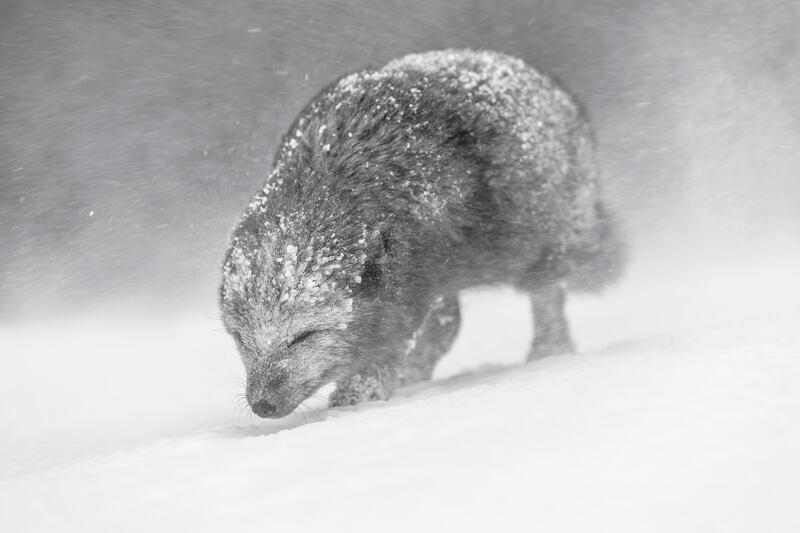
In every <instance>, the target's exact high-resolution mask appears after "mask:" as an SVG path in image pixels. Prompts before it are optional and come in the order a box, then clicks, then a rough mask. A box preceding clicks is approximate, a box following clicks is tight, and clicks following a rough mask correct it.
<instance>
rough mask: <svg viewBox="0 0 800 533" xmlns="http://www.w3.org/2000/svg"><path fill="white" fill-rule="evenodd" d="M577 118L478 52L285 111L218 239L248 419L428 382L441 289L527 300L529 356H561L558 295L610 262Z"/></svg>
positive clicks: (394, 70)
mask: <svg viewBox="0 0 800 533" xmlns="http://www.w3.org/2000/svg"><path fill="white" fill-rule="evenodd" d="M596 178H597V172H596V169H595V165H594V162H593V141H592V134H591V131H590V128H589V125H588V123H587V121H586V119H585V117H584V115H583V113H582V111H581V109H580V106H579V105H578V104H576V102H575V100H573V98H571V97H570V96H569V94H567V93H566V92H565V91H564V90H563V89H561V88H560V87H559V86H558V84H557V83H556V82H554V81H553V80H552V79H551V78H549V77H547V76H545V75H543V74H541V73H539V72H537V71H536V70H534V69H533V68H531V67H529V66H527V65H525V64H524V63H523V62H522V61H520V60H518V59H515V58H512V57H509V56H507V55H503V54H500V53H496V52H488V51H482V52H473V51H468V50H446V51H440V52H428V53H423V54H414V55H409V56H406V57H403V58H401V59H398V60H395V61H392V62H391V63H389V64H388V65H386V66H385V67H383V68H381V69H379V70H367V71H363V72H358V73H355V74H352V75H349V76H345V77H343V78H341V79H339V80H338V81H336V82H334V83H332V84H331V85H329V86H328V87H326V88H325V89H323V90H322V91H321V92H320V93H319V94H318V95H317V96H316V97H315V98H313V99H312V100H311V102H310V103H309V104H308V105H307V106H306V107H305V109H303V110H302V111H301V112H300V114H299V116H298V117H297V119H296V120H295V122H294V123H293V124H292V126H291V127H290V128H289V131H288V132H287V133H286V135H285V136H284V138H283V141H282V142H281V145H280V148H279V150H278V153H277V155H276V160H275V164H274V169H273V171H272V173H271V174H270V176H269V177H268V178H267V180H266V184H265V185H264V188H263V189H262V190H261V191H259V192H258V193H256V195H255V196H254V197H253V199H252V201H251V202H250V204H249V206H248V207H247V210H246V211H245V213H244V215H243V216H242V218H241V220H240V222H239V224H238V226H237V227H236V229H235V231H234V232H233V236H232V240H231V246H230V249H229V250H228V252H227V255H226V257H225V260H224V267H223V281H222V285H221V288H220V306H221V310H222V316H223V318H224V322H225V325H226V328H227V329H228V331H229V332H230V333H231V334H232V335H233V337H234V338H235V339H236V342H237V345H238V347H239V351H240V353H241V355H242V358H243V361H244V364H245V367H246V369H247V376H248V383H247V398H248V401H249V402H250V405H251V406H252V407H253V410H254V411H255V412H256V413H257V414H259V415H261V416H270V417H279V416H284V415H286V414H288V413H289V412H291V411H292V410H293V409H294V408H295V407H296V406H297V405H298V404H299V403H300V402H301V401H303V400H304V399H305V398H307V397H308V396H309V395H311V394H313V393H314V392H315V391H316V390H317V389H319V388H320V387H321V386H322V385H324V384H325V383H329V382H332V381H334V382H337V384H338V388H337V390H336V391H335V392H334V394H333V395H332V397H331V403H332V404H334V405H339V404H349V403H355V402H357V401H360V400H363V399H377V398H388V397H389V395H390V394H391V391H392V389H393V388H394V387H395V386H396V385H397V384H398V383H404V382H409V381H416V380H420V379H426V378H429V377H430V375H431V372H432V371H433V366H434V365H435V363H436V360H437V359H438V358H439V357H441V355H442V354H443V353H444V352H446V351H447V349H448V348H449V346H450V343H451V342H452V340H453V338H454V337H455V334H456V331H457V328H458V323H459V312H458V300H457V294H458V291H460V290H461V289H464V288H466V287H470V286H474V285H479V284H494V283H507V284H512V285H514V286H516V287H518V288H520V289H523V290H525V291H528V292H529V293H530V294H531V297H532V301H533V307H534V314H535V316H536V318H537V319H536V323H535V326H536V327H535V335H536V339H535V340H534V346H533V348H532V352H531V357H538V356H541V355H548V354H551V353H558V352H563V351H568V350H570V349H571V343H570V340H569V334H568V331H567V327H566V322H565V320H564V317H563V289H564V288H565V287H566V288H569V287H570V285H571V284H572V285H575V286H576V287H577V288H580V289H595V288H599V287H602V286H603V285H604V284H606V283H607V282H609V281H610V280H612V279H613V278H614V277H615V276H616V275H617V274H618V271H619V268H620V266H621V264H622V260H621V258H622V245H621V241H620V240H619V238H618V237H617V236H616V233H615V227H614V223H613V221H612V219H611V216H610V215H609V213H608V212H607V209H605V208H604V207H603V206H602V204H601V203H600V200H599V198H598V188H597V185H596Z"/></svg>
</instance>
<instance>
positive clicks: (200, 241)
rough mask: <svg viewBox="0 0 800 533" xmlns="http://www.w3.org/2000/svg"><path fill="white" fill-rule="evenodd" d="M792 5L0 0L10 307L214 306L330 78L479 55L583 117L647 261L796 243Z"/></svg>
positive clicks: (3, 284) (669, 0) (15, 314)
mask: <svg viewBox="0 0 800 533" xmlns="http://www.w3.org/2000/svg"><path fill="white" fill-rule="evenodd" d="M798 5H799V4H798V2H796V1H793V0H771V1H754V0H751V1H747V0H706V1H701V2H697V1H696V0H663V1H662V0H651V1H632V0H616V1H610V0H600V1H598V0H557V1H556V0H552V1H532V0H527V1H519V0H518V1H497V2H487V1H462V0H433V1H425V2H423V1H416V2H413V1H412V2H395V1H391V0H389V1H384V2H381V3H376V2H366V1H350V2H327V1H319V0H314V1H305V2H302V3H299V2H296V1H288V0H276V1H268V2H257V1H255V0H249V1H248V0H227V1H226V2H217V1H210V0H200V1H192V2H189V1H166V2H164V1H155V0H153V1H130V0H126V1H112V0H86V1H73V2H58V1H55V0H53V1H45V0H34V1H21V0H0V317H2V318H4V319H6V320H8V319H16V318H36V317H39V316H44V315H59V314H62V313H66V312H72V311H74V310H86V309H90V308H103V307H105V306H106V305H107V304H108V303H109V302H111V301H114V302H125V303H124V304H123V305H128V302H133V301H134V299H135V300H136V301H144V302H146V303H155V304H167V305H166V307H164V306H163V305H162V309H167V310H170V309H175V310H176V311H177V310H178V309H179V308H183V307H187V306H188V307H191V308H193V309H203V310H205V309H209V310H210V309H212V308H213V303H214V302H213V301H214V294H215V290H216V283H217V277H218V264H219V261H220V258H221V256H222V253H223V251H224V248H225V245H226V239H227V235H228V232H229V230H230V229H231V227H232V225H233V224H234V222H235V221H236V218H237V217H238V214H239V212H240V211H241V210H242V209H243V208H244V206H245V204H246V202H247V199H248V198H249V196H250V195H251V194H252V193H253V192H254V191H255V190H257V189H258V188H260V185H261V182H262V181H263V179H264V177H265V176H266V175H267V174H268V172H269V168H270V164H271V157H272V153H273V152H274V147H275V144H276V142H277V139H278V137H279V136H280V135H281V133H282V132H283V130H284V129H285V128H286V127H287V126H288V124H289V123H290V121H291V120H292V118H293V117H294V115H295V114H296V112H297V111H298V110H299V109H300V107H301V106H302V105H303V103H304V102H305V101H306V100H307V99H308V98H310V97H311V96H312V95H314V94H315V93H316V92H317V91H318V89H319V88H320V87H321V86H323V85H324V84H326V83H327V82H329V81H330V80H331V79H333V78H334V77H336V76H338V75H340V74H342V73H344V72H347V71H353V70H357V69H360V68H362V67H364V66H366V65H374V66H379V65H381V64H383V63H385V62H386V61H388V60H389V59H391V58H393V57H397V56H400V55H403V54H406V53H409V52H415V51H423V50H428V49H437V48H445V47H472V48H490V49H496V50H501V51H504V52H508V53H511V54H514V55H517V56H519V57H521V58H524V59H525V60H527V61H529V62H531V63H533V64H535V65H537V66H539V67H540V68H542V69H544V70H546V71H548V72H551V73H553V74H555V75H556V76H557V77H559V78H560V79H561V80H563V81H564V82H565V83H566V84H567V85H568V86H569V87H570V88H571V89H572V91H573V92H574V93H576V94H577V95H578V96H579V97H580V98H581V99H582V100H583V101H584V102H585V104H586V106H587V107H588V109H589V112H590V115H591V116H592V118H593V120H594V123H595V126H596V129H597V133H598V138H599V141H600V153H599V156H600V161H601V163H602V165H603V168H604V172H605V175H606V181H605V189H606V191H607V194H608V196H609V198H610V199H611V203H612V204H613V205H615V206H616V208H617V210H618V212H619V213H620V215H621V216H622V217H623V219H624V221H625V225H626V228H627V231H628V233H629V236H630V238H631V240H632V241H633V243H634V244H633V246H634V251H635V261H636V264H638V265H645V268H646V269H648V270H649V271H651V272H654V273H656V274H659V275H660V274H661V273H668V272H669V271H671V270H677V269H686V268H687V267H690V266H692V265H695V264H704V263H708V262H713V261H722V262H727V261H736V260H739V259H746V260H748V261H751V262H752V261H754V260H757V259H758V258H760V257H769V258H771V260H775V258H778V259H777V260H780V257H782V255H781V254H782V253H783V252H782V251H785V250H788V249H790V248H795V247H797V245H798V244H800V179H798V177H799V176H800V61H799V60H798V57H800V50H798V38H799V37H798V36H799V35H800V16H799V15H798Z"/></svg>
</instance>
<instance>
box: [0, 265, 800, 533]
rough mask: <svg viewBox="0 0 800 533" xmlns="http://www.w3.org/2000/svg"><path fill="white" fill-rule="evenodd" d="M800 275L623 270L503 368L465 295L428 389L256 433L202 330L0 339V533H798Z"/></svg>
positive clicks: (520, 339) (2, 334)
mask: <svg viewBox="0 0 800 533" xmlns="http://www.w3.org/2000/svg"><path fill="white" fill-rule="evenodd" d="M798 265H800V262H798V261H792V262H785V261H778V260H775V261H771V262H763V263H760V264H758V265H752V266H750V267H737V268H730V267H726V268H719V269H714V268H711V267H707V268H705V269H702V270H693V271H687V272H686V273H684V274H681V275H677V274H676V275H674V276H671V277H670V278H668V279H666V280H665V279H663V277H660V276H655V275H651V276H647V275H644V274H637V273H636V272H635V271H634V272H633V273H632V274H631V276H629V278H628V279H627V280H626V281H625V282H624V283H621V284H620V285H619V286H618V287H616V288H614V289H613V290H611V291H609V292H608V293H607V294H606V295H605V296H603V297H599V298H597V297H582V298H573V299H572V300H571V301H570V308H569V315H570V318H571V321H572V324H573V329H574V333H575V337H576V340H577V343H578V345H579V348H580V354H579V355H574V356H568V357H560V358H552V359H549V360H543V361H541V362H537V363H535V364H531V365H519V364H517V363H518V362H519V361H520V360H521V359H522V358H523V354H524V353H525V350H526V345H527V343H528V342H529V337H530V334H531V328H530V324H529V317H528V314H527V313H528V310H527V304H526V301H525V300H524V299H523V298H521V297H519V296H517V295H514V294H512V293H510V292H500V293H497V292H492V293H475V294H470V295H467V296H466V297H465V298H463V299H462V303H463V305H464V310H465V319H464V323H463V329H462V334H461V336H460V337H459V339H458V342H457V345H456V346H455V348H454V350H453V352H452V353H451V354H450V355H449V356H448V357H447V359H446V360H445V361H443V363H442V366H441V368H440V369H439V379H438V380H437V381H436V382H434V383H431V384H428V385H425V386H420V387H416V388H414V389H412V390H406V391H403V392H401V394H399V395H398V397H396V398H395V399H393V400H392V401H391V402H388V403H374V404H370V405H365V406H360V407H357V408H351V409H342V410H335V411H326V410H324V409H319V408H320V406H319V405H316V406H315V408H316V409H317V410H318V412H317V415H314V414H313V413H311V412H308V413H307V414H305V415H295V416H294V417H292V418H289V419H287V420H283V421H274V422H268V421H260V420H255V419H253V418H252V417H248V416H246V415H245V414H238V413H237V410H236V402H235V397H236V395H237V394H238V393H239V392H241V387H240V384H239V383H238V380H239V376H240V367H239V363H238V361H237V359H236V356H235V354H234V352H233V347H232V344H231V343H230V342H229V341H228V339H227V338H226V337H225V336H224V334H223V333H222V331H221V330H220V328H219V325H218V324H217V323H216V322H215V321H214V319H213V318H211V317H208V316H205V315H198V316H185V317H182V318H181V319H175V318H174V317H173V318H164V319H159V320H153V321H151V322H149V323H142V322H140V321H137V320H136V319H133V318H131V317H130V316H128V318H127V319H125V318H121V317H118V316H116V315H115V316H113V317H112V316H109V317H104V318H102V319H100V318H96V317H79V316H78V317H73V318H70V319H69V320H66V319H65V320H63V321H60V322H57V323H50V324H46V323H37V324H18V325H14V326H6V327H5V328H0V354H2V357H1V358H0V428H2V431H0V531H3V532H5V533H9V532H15V531H193V532H197V531H235V532H237V533H239V532H244V531H280V532H284V531H295V530H297V531H312V530H314V529H317V530H320V531H322V530H324V531H522V530H525V531H547V532H554V531H613V532H622V531H635V532H643V531H647V532H651V531H664V532H671V533H673V532H676V531H680V532H686V531H698V532H701V531H702V532H712V531H742V532H752V531H759V532H767V531H769V532H773V531H775V532H778V531H781V532H783V531H785V532H793V531H800V507H798V505H797V503H798V501H800V500H799V499H798V495H800V452H799V450H800V303H799V302H800V298H798V297H799V296H800V281H798V278H797V276H796V272H798V268H797V267H798Z"/></svg>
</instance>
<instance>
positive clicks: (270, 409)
mask: <svg viewBox="0 0 800 533" xmlns="http://www.w3.org/2000/svg"><path fill="white" fill-rule="evenodd" d="M250 407H251V408H252V409H253V412H254V413H255V414H257V415H258V416H260V417H261V418H270V417H274V416H275V413H277V412H278V408H277V407H276V406H275V404H273V403H270V402H268V401H266V400H261V401H259V402H256V403H254V404H252V405H251V406H250Z"/></svg>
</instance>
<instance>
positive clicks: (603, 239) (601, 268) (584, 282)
mask: <svg viewBox="0 0 800 533" xmlns="http://www.w3.org/2000/svg"><path fill="white" fill-rule="evenodd" d="M594 207H595V215H596V219H595V220H596V223H595V225H594V226H593V227H592V228H591V229H590V230H588V231H587V232H586V233H585V235H584V238H583V239H581V241H580V243H579V244H578V245H576V246H574V247H571V248H569V249H568V250H567V263H568V265H569V274H568V276H567V286H568V287H569V289H571V290H573V291H585V292H593V291H600V290H602V289H604V288H605V287H607V286H608V285H610V284H611V283H612V282H614V281H616V280H617V279H618V278H619V277H620V276H621V275H622V273H623V270H624V266H625V260H626V258H627V246H626V245H625V243H624V242H623V240H622V236H621V235H620V232H619V227H618V223H617V221H616V220H615V219H614V217H613V215H611V213H609V211H608V209H607V208H606V207H605V206H604V205H603V204H602V203H601V202H600V201H598V202H597V203H596V204H595V206H594Z"/></svg>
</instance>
